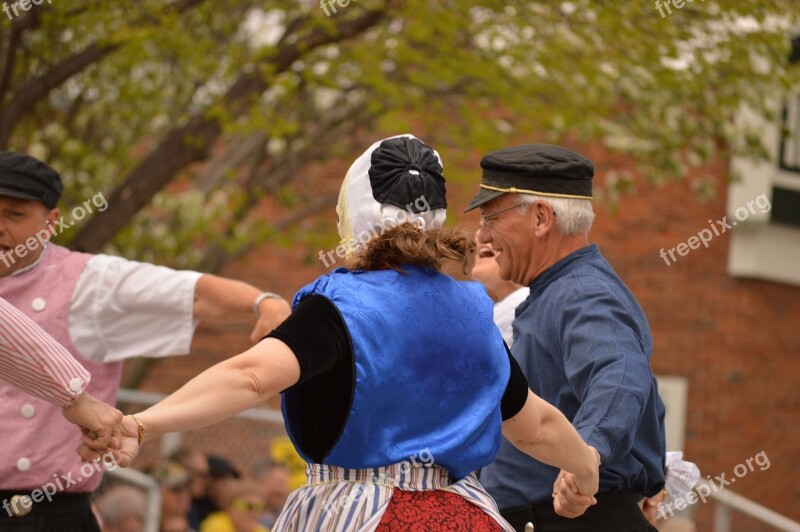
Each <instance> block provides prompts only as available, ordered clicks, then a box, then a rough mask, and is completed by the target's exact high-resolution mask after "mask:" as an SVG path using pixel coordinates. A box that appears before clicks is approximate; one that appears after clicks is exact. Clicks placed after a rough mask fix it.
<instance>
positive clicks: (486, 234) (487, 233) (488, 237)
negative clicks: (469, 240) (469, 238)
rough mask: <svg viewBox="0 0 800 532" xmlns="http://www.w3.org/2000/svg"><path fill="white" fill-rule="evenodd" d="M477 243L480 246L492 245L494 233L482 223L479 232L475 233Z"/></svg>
mask: <svg viewBox="0 0 800 532" xmlns="http://www.w3.org/2000/svg"><path fill="white" fill-rule="evenodd" d="M475 241H476V242H477V243H478V244H491V243H492V231H491V230H490V229H489V227H488V226H487V225H486V224H484V223H481V226H480V227H478V231H477V232H476V233H475Z"/></svg>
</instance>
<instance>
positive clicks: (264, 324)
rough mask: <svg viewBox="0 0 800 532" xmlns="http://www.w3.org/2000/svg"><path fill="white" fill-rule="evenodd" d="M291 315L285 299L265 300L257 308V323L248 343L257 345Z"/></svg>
mask: <svg viewBox="0 0 800 532" xmlns="http://www.w3.org/2000/svg"><path fill="white" fill-rule="evenodd" d="M291 313H292V307H291V306H290V305H289V302H288V301H286V300H285V299H276V298H267V299H265V300H264V301H262V302H261V304H260V305H259V306H258V322H256V326H255V328H254V329H253V332H252V333H250V341H251V342H252V343H253V344H257V343H258V342H260V341H261V339H262V338H264V337H265V336H266V335H267V334H268V333H269V332H270V331H272V329H274V328H275V327H277V326H278V325H280V324H281V323H283V320H285V319H286V318H288V317H289V314H291Z"/></svg>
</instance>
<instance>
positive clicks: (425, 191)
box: [369, 137, 447, 214]
mask: <svg viewBox="0 0 800 532" xmlns="http://www.w3.org/2000/svg"><path fill="white" fill-rule="evenodd" d="M369 181H370V185H372V196H373V197H374V198H375V200H376V201H377V202H379V203H386V204H389V205H394V206H395V207H399V208H401V209H407V210H410V211H412V212H414V213H417V214H419V213H420V212H423V211H422V210H420V207H419V204H417V203H416V200H418V199H419V198H425V202H423V203H424V204H426V207H425V208H426V209H427V208H429V209H432V210H433V209H445V208H447V200H446V199H445V192H446V191H445V184H444V175H443V174H442V165H441V164H439V158H438V157H437V156H436V154H435V153H434V151H433V148H431V147H430V146H428V145H426V144H424V143H423V142H421V141H420V140H419V139H416V138H409V137H395V138H391V139H387V140H385V141H383V142H382V143H381V145H380V146H378V147H377V148H376V149H375V151H373V152H372V159H371V166H370V168H369Z"/></svg>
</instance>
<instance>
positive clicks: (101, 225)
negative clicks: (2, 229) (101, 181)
mask: <svg viewBox="0 0 800 532" xmlns="http://www.w3.org/2000/svg"><path fill="white" fill-rule="evenodd" d="M386 13H387V11H386V10H385V9H383V10H378V11H366V12H365V13H364V14H363V15H362V16H360V17H357V18H354V19H349V20H346V21H344V22H341V23H339V24H338V25H337V26H336V29H335V31H333V32H329V31H327V30H326V29H325V28H322V27H316V28H314V29H313V30H311V31H310V32H309V33H308V36H307V37H306V38H302V39H291V40H290V41H291V42H290V43H289V42H287V44H285V45H284V46H281V47H278V48H277V50H276V51H275V53H274V54H273V55H272V56H271V57H268V58H266V59H265V60H264V62H263V63H262V66H271V67H272V72H273V73H274V74H277V73H281V72H284V71H286V70H287V69H288V68H289V67H291V65H292V63H294V62H295V61H296V60H297V59H298V58H300V57H303V56H304V55H305V54H307V53H309V52H311V51H312V50H314V49H316V48H318V47H320V46H323V45H326V44H331V43H335V42H340V41H342V40H346V39H349V38H352V37H354V36H356V35H358V34H360V33H362V32H364V31H366V30H367V29H369V28H371V27H373V26H374V25H376V24H377V23H378V22H379V21H380V20H381V19H383V17H384V16H385V15H386ZM287 41H289V40H287ZM268 86H269V85H268V83H267V81H266V80H265V78H264V76H263V74H262V73H261V69H255V71H253V72H248V73H246V74H243V75H242V76H241V77H240V78H239V79H238V80H237V81H236V82H234V83H233V85H232V86H231V87H230V89H228V91H227V92H226V94H225V95H224V96H223V101H225V102H226V103H227V104H228V108H229V110H230V111H231V113H232V114H233V116H241V115H242V114H244V113H245V112H247V110H248V108H249V107H250V102H251V101H252V98H254V97H256V96H258V95H259V94H261V93H263V92H264V91H265V90H266V89H267V88H268ZM221 134H222V124H221V123H220V120H219V118H218V117H215V116H207V115H202V114H201V115H197V116H195V117H194V118H193V119H192V120H190V121H189V123H188V124H186V125H185V126H183V127H180V128H178V129H175V130H173V131H172V132H170V133H168V134H167V136H166V137H165V139H164V140H163V141H162V142H161V144H160V145H159V146H157V147H156V148H155V149H154V150H153V151H151V152H150V153H149V154H148V155H147V156H145V158H144V159H143V160H142V161H141V162H140V163H139V165H138V166H137V167H136V168H134V169H133V170H132V171H131V173H130V174H129V175H128V176H127V177H126V179H125V181H124V182H123V183H122V184H121V185H120V186H118V187H117V188H116V189H115V190H114V191H113V192H112V193H111V194H110V196H109V200H108V204H109V207H108V209H106V211H104V212H103V213H98V215H97V216H96V217H94V218H92V220H90V221H89V223H87V224H86V225H84V226H83V229H82V230H81V232H80V233H79V234H78V236H77V237H76V238H75V240H74V241H73V245H74V247H75V248H76V249H78V250H82V251H87V252H96V251H97V250H99V249H100V248H101V247H102V246H103V245H105V244H106V243H107V242H108V241H109V240H111V238H112V237H113V236H114V234H116V233H117V231H119V230H120V229H122V228H123V227H125V225H127V224H128V222H130V220H131V218H132V217H133V216H134V215H135V214H136V213H137V212H139V210H141V209H142V208H143V207H144V206H145V205H147V203H149V202H150V200H151V199H152V198H153V196H155V194H156V193H158V192H159V191H160V190H161V189H162V188H164V186H165V185H166V184H167V183H169V182H170V181H171V180H172V179H173V178H174V177H175V176H176V174H177V173H178V172H179V171H180V170H182V169H183V168H185V167H186V166H187V165H189V164H190V163H193V162H196V161H200V160H203V159H205V158H206V157H208V154H209V152H210V150H211V147H212V145H213V143H214V142H215V141H216V140H217V139H218V138H219V136H220V135H221Z"/></svg>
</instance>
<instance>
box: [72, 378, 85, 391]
mask: <svg viewBox="0 0 800 532" xmlns="http://www.w3.org/2000/svg"><path fill="white" fill-rule="evenodd" d="M81 388H83V381H82V380H80V379H79V378H78V377H75V378H74V379H72V380H70V381H69V389H70V390H72V391H73V392H75V393H78V392H79V391H81Z"/></svg>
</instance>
